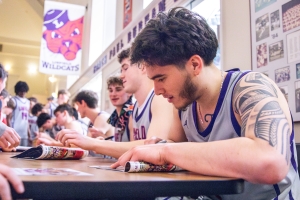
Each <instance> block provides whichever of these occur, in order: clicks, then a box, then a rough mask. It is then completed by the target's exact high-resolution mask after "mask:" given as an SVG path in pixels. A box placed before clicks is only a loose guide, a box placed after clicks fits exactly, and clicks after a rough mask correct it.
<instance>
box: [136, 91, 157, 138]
mask: <svg viewBox="0 0 300 200" xmlns="http://www.w3.org/2000/svg"><path fill="white" fill-rule="evenodd" d="M153 97H154V91H153V90H151V92H150V93H149V94H148V96H147V98H146V100H145V102H144V106H143V108H142V110H141V111H140V112H139V110H138V105H137V102H135V104H134V107H133V111H132V119H133V123H132V125H133V138H134V140H144V139H146V137H147V132H148V129H149V126H150V122H151V117H152V114H151V103H152V100H153Z"/></svg>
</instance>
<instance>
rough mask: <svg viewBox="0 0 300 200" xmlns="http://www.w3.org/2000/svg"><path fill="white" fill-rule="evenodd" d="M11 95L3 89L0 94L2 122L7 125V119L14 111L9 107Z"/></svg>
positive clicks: (0, 116) (0, 119) (0, 117)
mask: <svg viewBox="0 0 300 200" xmlns="http://www.w3.org/2000/svg"><path fill="white" fill-rule="evenodd" d="M9 99H10V96H9V93H8V92H7V91H6V90H5V89H3V90H2V92H1V93H0V110H1V113H0V121H1V122H3V123H4V124H6V125H7V121H6V117H7V115H9V114H11V112H12V109H11V108H8V107H7V102H8V101H9Z"/></svg>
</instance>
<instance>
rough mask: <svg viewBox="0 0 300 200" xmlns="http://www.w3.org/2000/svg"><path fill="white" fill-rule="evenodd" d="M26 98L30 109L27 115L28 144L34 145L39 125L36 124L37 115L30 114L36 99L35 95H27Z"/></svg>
mask: <svg viewBox="0 0 300 200" xmlns="http://www.w3.org/2000/svg"><path fill="white" fill-rule="evenodd" d="M28 100H29V102H30V109H29V110H30V111H29V115H28V132H29V146H35V139H36V137H37V134H38V133H39V127H38V126H37V124H36V120H37V116H35V115H33V114H32V108H33V106H35V105H36V104H37V103H38V101H37V99H36V98H35V97H29V98H28Z"/></svg>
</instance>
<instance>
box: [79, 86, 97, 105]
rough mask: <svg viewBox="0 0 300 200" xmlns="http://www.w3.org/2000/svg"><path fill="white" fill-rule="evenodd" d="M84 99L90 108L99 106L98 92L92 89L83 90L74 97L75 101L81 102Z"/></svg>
mask: <svg viewBox="0 0 300 200" xmlns="http://www.w3.org/2000/svg"><path fill="white" fill-rule="evenodd" d="M82 100H83V101H85V103H86V105H87V106H88V107H89V108H97V107H98V101H99V99H98V95H97V93H96V92H94V91H92V90H82V91H80V92H79V93H78V94H77V95H76V97H75V98H74V102H79V103H80V104H81V101H82Z"/></svg>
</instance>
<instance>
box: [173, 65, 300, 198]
mask: <svg viewBox="0 0 300 200" xmlns="http://www.w3.org/2000/svg"><path fill="white" fill-rule="evenodd" d="M244 74H245V73H242V72H241V71H239V70H238V69H233V70H230V71H229V72H228V74H227V76H226V78H225V80H224V83H223V87H222V90H221V92H220V97H219V99H218V102H217V105H216V109H215V111H214V114H213V116H212V118H211V122H210V123H209V125H208V127H207V128H206V129H205V130H204V131H202V132H201V131H199V129H198V124H197V120H198V119H197V105H196V102H193V103H192V104H191V105H189V106H188V107H187V109H186V110H185V111H179V117H180V120H181V124H182V127H183V129H184V132H185V135H186V137H187V139H188V141H189V142H210V141H217V140H226V139H231V138H236V137H245V135H241V127H240V125H239V124H238V122H237V120H236V118H235V115H234V111H233V108H232V93H233V89H234V86H235V84H236V83H237V82H238V81H239V80H240V78H241V77H242V76H243V75H244ZM224 130H225V131H224ZM290 149H291V152H290V153H291V166H290V169H289V172H288V174H287V176H286V177H285V178H284V179H283V180H282V181H281V182H279V183H277V184H274V185H267V184H252V183H250V182H247V181H245V188H244V192H243V193H241V194H235V195H221V196H219V197H221V198H219V197H217V198H216V199H222V200H241V199H276V200H277V199H278V200H287V199H295V200H296V199H300V181H299V176H298V174H297V163H296V160H297V155H296V154H295V153H294V152H296V147H295V141H294V128H293V130H292V134H291V136H290ZM254 162H255V161H254ZM262 170H268V169H262Z"/></svg>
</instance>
